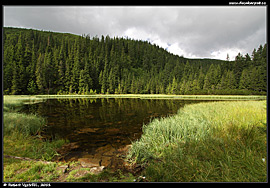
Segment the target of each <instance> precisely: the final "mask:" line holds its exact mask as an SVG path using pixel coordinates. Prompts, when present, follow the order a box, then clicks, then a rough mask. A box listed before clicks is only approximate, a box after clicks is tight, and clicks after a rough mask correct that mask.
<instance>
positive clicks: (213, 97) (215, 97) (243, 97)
mask: <svg viewBox="0 0 270 188" xmlns="http://www.w3.org/2000/svg"><path fill="white" fill-rule="evenodd" d="M35 98H36V99H47V98H140V99H181V100H185V99H186V100H265V99H266V96H262V95H164V94H120V95H119V94H106V95H102V94H95V95H35Z"/></svg>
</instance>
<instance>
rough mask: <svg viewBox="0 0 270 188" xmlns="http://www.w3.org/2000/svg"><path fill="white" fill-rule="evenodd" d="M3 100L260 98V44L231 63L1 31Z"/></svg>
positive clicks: (122, 43) (104, 41)
mask: <svg viewBox="0 0 270 188" xmlns="http://www.w3.org/2000/svg"><path fill="white" fill-rule="evenodd" d="M3 31H4V32H3V47H4V52H3V54H4V56H3V78H4V79H3V90H4V94H31V95H32V94H96V93H101V94H125V93H134V94H266V91H267V58H266V54H267V52H266V50H267V46H266V44H265V45H264V46H263V45H260V46H259V47H258V49H254V50H253V52H252V55H251V56H250V55H249V54H246V55H242V54H240V53H239V54H238V55H237V56H236V58H235V60H234V61H223V60H215V59H187V58H184V57H179V56H177V55H173V54H171V53H169V52H168V51H166V50H165V49H163V48H160V47H159V46H156V45H152V44H150V43H149V42H147V41H141V40H132V39H129V38H119V37H114V38H111V37H109V36H101V37H97V36H94V37H90V36H89V35H82V36H77V35H73V34H68V33H55V32H48V31H38V30H33V29H22V28H4V29H3Z"/></svg>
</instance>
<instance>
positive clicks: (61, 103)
mask: <svg viewBox="0 0 270 188" xmlns="http://www.w3.org/2000/svg"><path fill="white" fill-rule="evenodd" d="M198 102H202V101H188V100H172V99H169V100H168V99H167V100H166V99H165V100H164V99H134V98H133V99H132V98H129V99H127V98H109V99H102V98H98V99H91V98H78V99H75V98H74V99H48V100H47V101H45V102H42V103H37V104H31V105H25V106H24V108H23V110H22V111H23V112H26V113H36V114H38V115H40V116H43V117H45V118H46V119H47V126H45V128H44V130H43V131H42V136H44V137H45V138H48V139H53V138H63V139H66V140H68V141H69V143H70V144H69V147H66V148H65V149H63V150H65V151H64V153H65V154H64V159H65V160H78V159H79V158H85V157H90V158H91V157H94V156H95V157H100V158H102V157H103V159H104V160H103V163H104V161H106V163H109V162H108V161H109V160H110V159H108V157H110V156H112V155H113V154H114V153H115V151H116V150H117V149H119V148H122V147H124V146H126V145H128V144H131V142H132V141H135V140H137V139H139V138H140V136H141V134H142V126H143V124H147V123H149V121H151V119H153V118H160V117H166V116H170V115H173V114H175V113H177V111H178V110H179V109H180V108H182V107H183V106H184V105H186V104H190V103H198ZM62 153H63V151H62ZM105 157H107V159H106V160H105Z"/></svg>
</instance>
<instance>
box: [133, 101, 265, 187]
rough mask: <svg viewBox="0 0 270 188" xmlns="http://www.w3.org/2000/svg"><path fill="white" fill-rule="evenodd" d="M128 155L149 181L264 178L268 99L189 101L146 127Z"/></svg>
mask: <svg viewBox="0 0 270 188" xmlns="http://www.w3.org/2000/svg"><path fill="white" fill-rule="evenodd" d="M128 158H129V160H130V161H133V162H136V163H141V164H143V165H146V166H147V168H146V170H145V172H144V173H145V176H146V178H148V179H149V181H159V182H164V181H166V182H167V181H177V182H179V181H180V182H265V181H266V176H267V171H266V164H267V163H266V162H265V160H266V158H267V151H266V103H265V101H242V102H239V101H238V102H214V103H199V104H193V105H187V106H185V107H184V108H182V109H180V110H179V112H178V114H177V115H175V116H172V117H168V118H162V119H160V120H157V119H155V120H153V121H152V122H151V123H150V124H149V125H146V126H144V127H143V135H142V137H141V139H140V140H138V141H136V142H134V143H133V144H132V148H131V150H130V153H129V156H128Z"/></svg>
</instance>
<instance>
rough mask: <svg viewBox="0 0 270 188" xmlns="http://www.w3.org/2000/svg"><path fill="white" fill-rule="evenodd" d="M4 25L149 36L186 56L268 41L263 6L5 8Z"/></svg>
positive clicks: (248, 49)
mask: <svg viewBox="0 0 270 188" xmlns="http://www.w3.org/2000/svg"><path fill="white" fill-rule="evenodd" d="M4 26H5V27H24V28H33V29H39V30H41V29H42V30H49V31H57V32H65V33H74V34H78V35H81V34H90V36H91V37H92V36H96V35H97V36H101V35H109V36H110V37H114V36H119V37H124V36H128V37H129V38H132V39H140V40H148V41H150V42H151V43H154V44H157V45H159V46H160V47H163V48H165V49H167V50H168V51H169V52H171V53H174V54H177V55H183V56H184V57H187V58H215V59H226V56H227V53H228V54H229V56H230V60H234V57H235V55H237V53H238V52H241V53H242V54H246V53H249V54H250V55H251V53H252V51H253V49H254V48H256V49H257V48H258V47H259V45H260V44H265V43H266V33H267V31H266V7H262V6H210V7H206V6H201V7H196V6H161V7H160V6H158V7H156V6H138V7H136V6H112V7H106V6H77V7H74V6H4Z"/></svg>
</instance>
